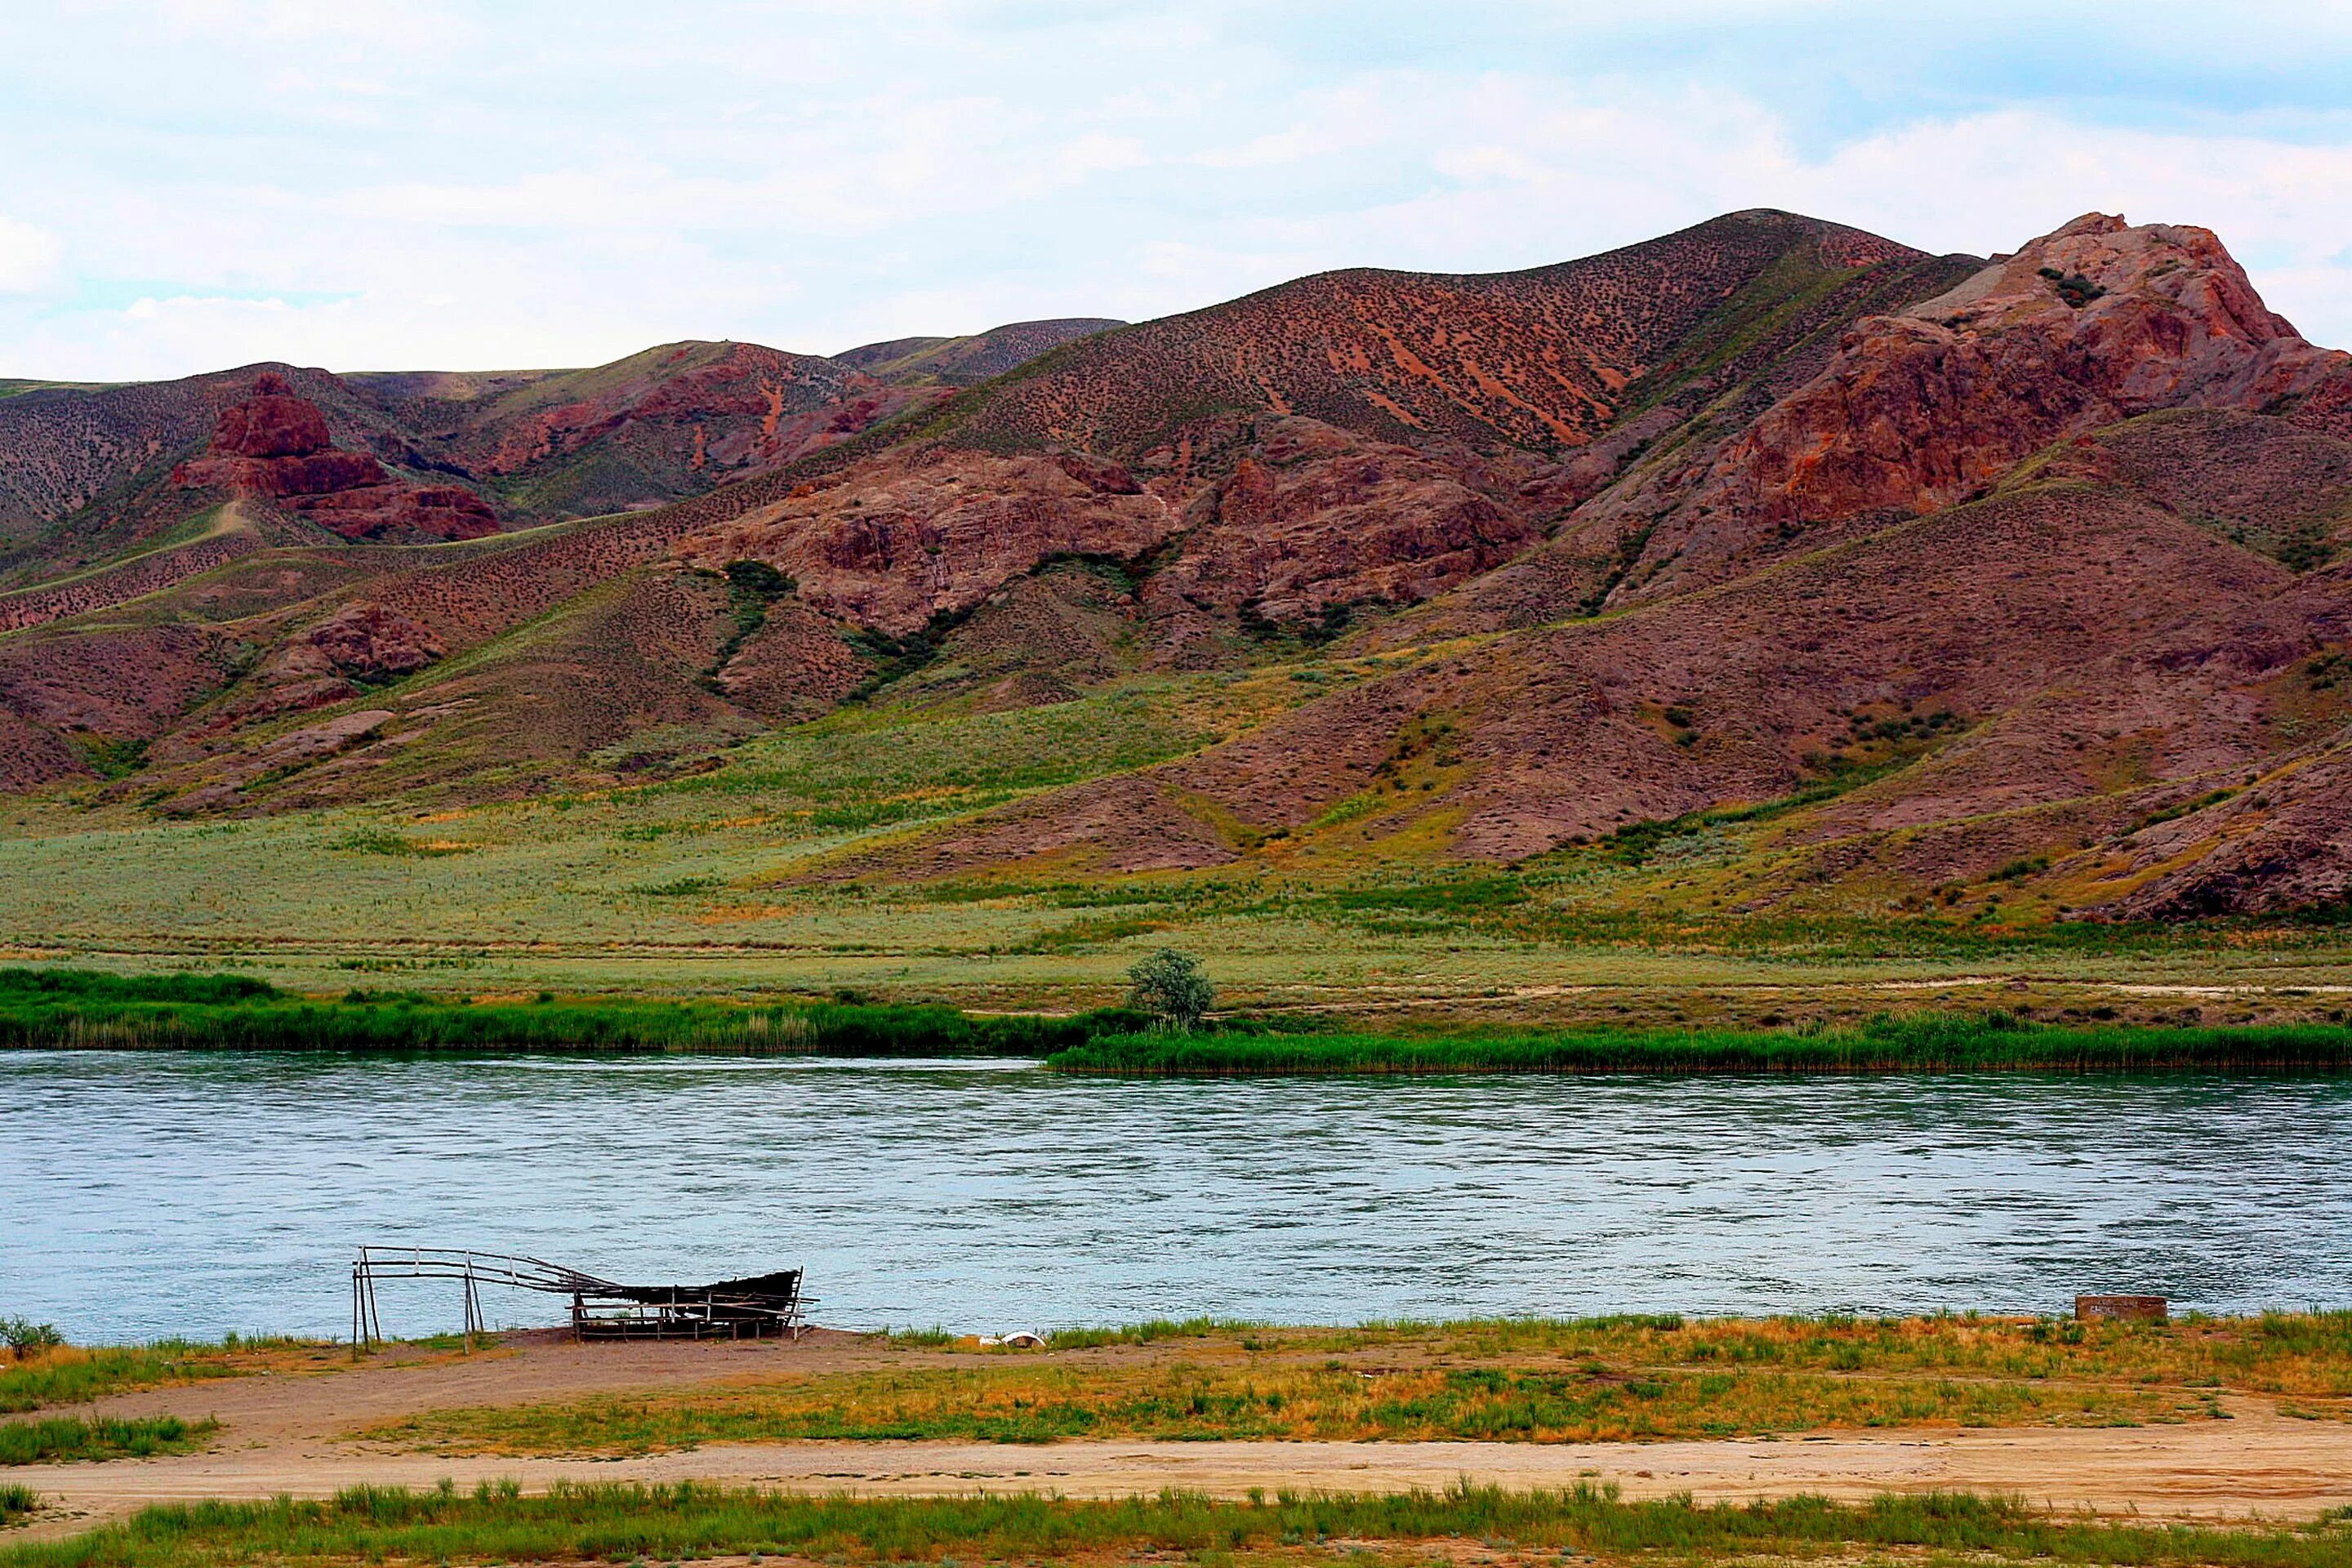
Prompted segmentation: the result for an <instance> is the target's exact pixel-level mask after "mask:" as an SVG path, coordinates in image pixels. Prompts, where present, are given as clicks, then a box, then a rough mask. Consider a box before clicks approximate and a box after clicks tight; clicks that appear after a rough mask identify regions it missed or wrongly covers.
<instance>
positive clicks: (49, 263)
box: [0, 216, 65, 294]
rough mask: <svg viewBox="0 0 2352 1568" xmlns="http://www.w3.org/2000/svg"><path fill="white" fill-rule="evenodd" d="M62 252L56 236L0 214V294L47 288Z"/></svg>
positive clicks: (55, 271) (55, 274)
mask: <svg viewBox="0 0 2352 1568" xmlns="http://www.w3.org/2000/svg"><path fill="white" fill-rule="evenodd" d="M64 254H65V247H63V246H61V245H59V244H58V237H57V236H56V235H53V234H51V233H49V232H48V231H47V230H46V229H39V228H35V227H34V226H32V225H31V224H28V223H19V222H17V221H16V219H15V218H11V217H5V216H0V294H29V293H31V292H33V291H34V290H35V289H43V288H46V287H47V286H48V284H49V282H50V280H51V279H54V278H55V277H56V276H57V273H58V260H59V258H62V257H63V255H64Z"/></svg>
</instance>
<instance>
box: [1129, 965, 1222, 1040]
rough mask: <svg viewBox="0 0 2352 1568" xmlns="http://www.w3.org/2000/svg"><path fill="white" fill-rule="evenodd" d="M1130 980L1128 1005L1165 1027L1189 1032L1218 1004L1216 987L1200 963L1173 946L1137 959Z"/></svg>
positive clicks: (1130, 968)
mask: <svg viewBox="0 0 2352 1568" xmlns="http://www.w3.org/2000/svg"><path fill="white" fill-rule="evenodd" d="M1127 979H1128V993H1127V1002H1128V1005H1129V1006H1130V1007H1139V1008H1141V1009H1142V1010H1143V1011H1144V1012H1147V1013H1149V1014H1150V1015H1151V1016H1153V1017H1155V1018H1157V1019H1159V1020H1160V1027H1162V1028H1167V1029H1180V1030H1183V1031H1185V1032H1187V1033H1189V1032H1191V1030H1192V1027H1193V1026H1194V1025H1196V1024H1198V1023H1200V1021H1201V1016H1202V1014H1203V1013H1206V1012H1207V1011H1208V1010H1209V1009H1210V1008H1212V1007H1213V1006H1215V1005H1217V988H1216V987H1215V986H1214V985H1213V984H1210V983H1209V977H1208V975H1207V974H1206V973H1203V972H1202V968H1201V962H1200V960H1198V959H1196V958H1193V957H1192V956H1191V955H1189V954H1187V953H1181V952H1177V951H1176V950H1175V949H1174V948H1172V947H1163V948H1161V949H1160V951H1159V952H1155V953H1153V954H1152V955H1151V956H1150V958H1139V959H1138V960H1136V961H1135V963H1133V964H1132V965H1131V966H1129V969H1128V972H1127Z"/></svg>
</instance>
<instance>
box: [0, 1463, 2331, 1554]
mask: <svg viewBox="0 0 2352 1568" xmlns="http://www.w3.org/2000/svg"><path fill="white" fill-rule="evenodd" d="M2347 1523H2352V1521H2345V1520H2341V1519H2333V1518H2331V1519H2326V1520H2322V1521H2316V1522H2315V1523H2312V1524H2309V1525H2305V1526H2299V1527H2297V1526H2243V1527H2236V1528H2230V1527H2220V1526H2210V1525H2190V1524H2156V1523H2148V1522H2143V1521H2137V1520H2125V1521H2100V1520H2092V1519H2085V1518H2079V1517H2077V1518H2058V1517H2052V1516H2049V1515H2046V1514H2042V1513H2038V1512H2036V1511H2034V1510H2031V1509H2029V1508H2027V1507H2026V1506H2025V1505H2024V1504H2023V1503H2021V1502H2019V1501H2015V1500H2006V1499H1998V1498H1984V1497H1977V1496H1970V1495H1966V1494H1931V1495H1927V1496H1922V1497H1884V1498H1879V1499H1875V1500H1872V1501H1871V1502H1869V1503H1866V1504H1863V1505H1859V1506H1848V1505H1842V1504H1837V1503H1832V1502H1827V1501H1824V1500H1820V1499H1817V1498H1796V1499H1790V1500H1786V1501H1780V1502H1764V1503H1753V1504H1745V1505H1740V1504H1714V1505H1701V1504H1697V1503H1694V1502H1693V1501H1691V1500H1689V1499H1687V1498H1670V1499H1665V1500H1656V1501H1627V1500H1623V1499H1622V1498H1621V1497H1620V1496H1619V1495H1618V1493H1617V1492H1616V1491H1615V1489H1611V1488H1601V1487H1583V1486H1580V1487H1578V1488H1576V1489H1572V1490H1568V1491H1559V1492H1546V1491H1537V1492H1511V1491H1504V1490H1500V1489H1486V1488H1473V1487H1467V1486H1463V1487H1456V1488H1454V1489H1449V1490H1447V1491H1445V1492H1444V1493H1431V1492H1412V1493H1405V1494H1402V1495H1396V1496H1355V1495H1345V1494H1341V1495H1316V1496H1294V1495H1288V1494H1283V1495H1278V1496H1273V1497H1263V1496H1254V1497H1252V1498H1250V1499H1248V1500H1234V1501H1223V1500H1215V1499H1212V1498H1206V1497H1200V1496H1194V1495H1190V1494H1186V1493H1180V1492H1163V1493H1160V1495H1158V1496H1156V1497H1137V1498H1129V1499H1126V1500H1118V1501H1102V1502H1094V1501H1080V1500H1072V1499H1067V1498H1057V1497H1045V1496H1037V1495H1028V1496H1008V1497H980V1496H973V1497H961V1498H874V1499H853V1498H847V1497H809V1496H802V1495H793V1494H787V1493H779V1492H762V1491H750V1490H731V1489H719V1488H714V1487H698V1486H693V1485H690V1484H681V1485H678V1486H676V1487H656V1488H644V1487H637V1486H627V1485H608V1486H568V1485H567V1486H560V1487H558V1488H556V1489H553V1490H551V1491H550V1492H548V1493H546V1494H545V1495H543V1496H532V1497H525V1496H522V1495H520V1493H519V1492H518V1491H517V1490H516V1489H514V1488H512V1487H511V1486H503V1487H502V1486H495V1485H491V1484H489V1483H484V1484H483V1485H482V1486H481V1487H479V1488H478V1489H476V1490H474V1491H472V1492H470V1493H467V1492H460V1491H459V1490H457V1489H456V1488H455V1487H452V1486H448V1485H446V1484H445V1485H444V1486H443V1487H441V1488H440V1489H438V1490H434V1491H425V1492H412V1491H407V1490H404V1489H384V1488H361V1489H353V1490H351V1491H346V1492H343V1493H341V1494H339V1495H338V1496H336V1497H335V1498H333V1499H331V1500H324V1501H315V1502H314V1501H298V1500H292V1499H284V1498H281V1499H278V1500H276V1501H273V1502H236V1503H230V1502H211V1503H197V1504H184V1505H177V1506H171V1507H163V1508H151V1509H148V1510H143V1511H142V1512H141V1513H139V1514H138V1515H136V1516H134V1517H133V1518H131V1519H130V1520H128V1521H123V1522H121V1523H117V1524H109V1525H105V1526H102V1527H100V1529H98V1530H95V1531H89V1532H88V1533H86V1534H83V1535H80V1536H77V1537H74V1538H72V1539H69V1540H65V1541H58V1542H37V1543H24V1544H18V1545H13V1546H10V1545H0V1568H214V1565H215V1564H221V1565H226V1564H230V1563H254V1562H289V1563H362V1562H365V1563H378V1562H384V1561H388V1560H389V1561H397V1562H409V1563H453V1562H457V1563H534V1562H582V1561H593V1562H608V1563H647V1562H655V1561H667V1562H671V1563H676V1562H680V1561H685V1560H689V1559H695V1558H707V1557H716V1556H722V1555H723V1556H746V1555H748V1556H749V1557H750V1558H751V1560H752V1561H754V1562H756V1561H759V1560H760V1559H761V1558H762V1557H777V1558H785V1559H790V1560H793V1561H798V1562H819V1563H853V1562H855V1563H909V1562H911V1563H943V1564H944V1563H964V1562H982V1563H1005V1562H1027V1563H1074V1562H1076V1563H1124V1562H1138V1561H1143V1562H1156V1563H1168V1562H1182V1563H1194V1564H1199V1565H1200V1568H1233V1565H1234V1564H1235V1563H1244V1562H1245V1563H1266V1564H1269V1565H1270V1564H1274V1563H1316V1564H1322V1563H1348V1564H1351V1565H1354V1568H1372V1565H1376V1564H1381V1565H1384V1564H1388V1563H1418V1564H1425V1563H1428V1562H1430V1561H1431V1560H1432V1554H1433V1552H1434V1553H1435V1555H1436V1557H1437V1558H1438V1559H1439V1560H1444V1561H1450V1560H1452V1558H1453V1555H1454V1552H1455V1551H1457V1550H1460V1549H1463V1548H1466V1547H1470V1546H1471V1545H1472V1544H1473V1543H1475V1544H1476V1546H1477V1547H1479V1548H1483V1550H1481V1551H1479V1552H1477V1558H1478V1560H1480V1561H1485V1562H1492V1563H1538V1562H1541V1563H1560V1562H1565V1561H1570V1560H1577V1559H1581V1560H1584V1561H1588V1562H1589V1561H1595V1560H1598V1561H1607V1562H1627V1561H1641V1562H1650V1561H1663V1562H1679V1563H1710V1562H1740V1563H1759V1562H1786V1561H1820V1560H1833V1561H1835V1560H1854V1559H1859V1560H1862V1561H1868V1562H1882V1561H1920V1562H1927V1563H1961V1562H1967V1563H2012V1562H2014V1563H2026V1562H2033V1563H2081V1564H2086V1565H2087V1564H2107V1563H2117V1564H2123V1563H2129V1564H2135V1565H2141V1568H2169V1565H2171V1564H2183V1565H2186V1564H2192V1563H2193V1564H2212V1565H2216V1568H2322V1565H2332V1564H2336V1563H2341V1562H2343V1561H2344V1554H2345V1552H2346V1551H2347V1547H2352V1533H2348V1532H2347Z"/></svg>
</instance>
